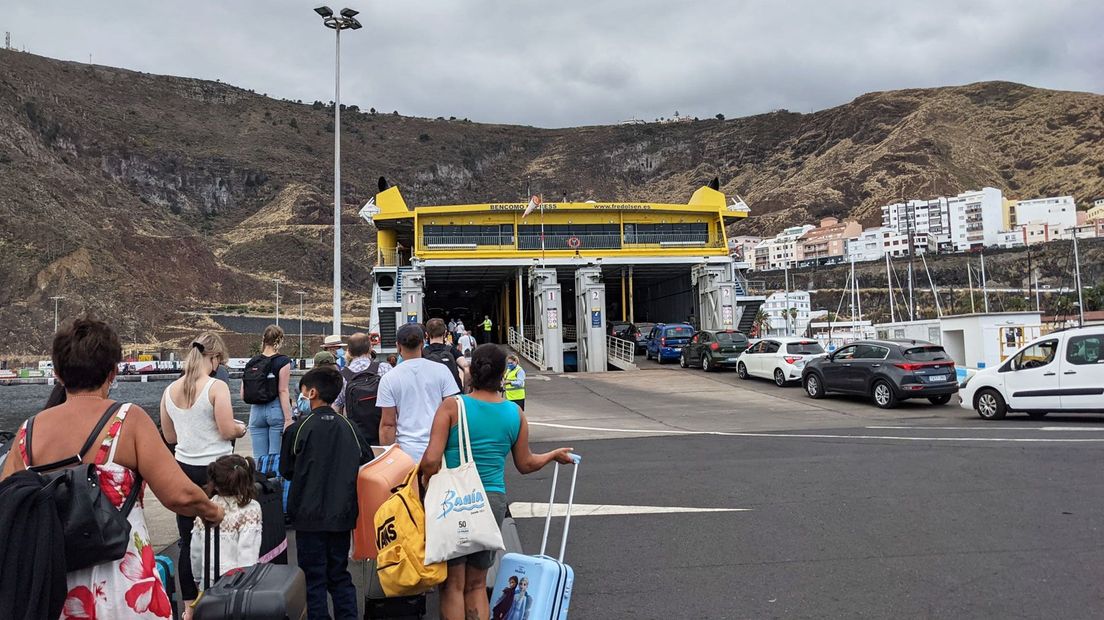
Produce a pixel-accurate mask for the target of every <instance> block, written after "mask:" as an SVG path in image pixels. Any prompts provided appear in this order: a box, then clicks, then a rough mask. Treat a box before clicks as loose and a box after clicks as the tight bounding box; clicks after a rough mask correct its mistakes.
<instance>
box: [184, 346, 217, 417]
mask: <svg viewBox="0 0 1104 620" xmlns="http://www.w3.org/2000/svg"><path fill="white" fill-rule="evenodd" d="M225 356H226V347H225V346H224V345H223V344H222V338H220V337H219V336H218V335H217V334H212V333H210V332H204V333H202V334H200V335H198V336H196V338H195V340H193V341H192V344H191V346H190V347H188V353H187V354H186V355H185V356H184V376H183V377H182V379H183V384H182V385H181V396H182V397H183V398H182V399H181V400H183V401H184V402H185V403H188V405H187V406H188V407H192V406H194V405H195V399H196V380H197V379H198V378H199V377H202V376H205V375H206V374H207V369H206V367H205V365H206V361H207V358H209V357H217V358H219V359H220V360H221V359H223V358H225Z"/></svg>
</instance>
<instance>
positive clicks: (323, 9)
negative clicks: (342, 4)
mask: <svg viewBox="0 0 1104 620" xmlns="http://www.w3.org/2000/svg"><path fill="white" fill-rule="evenodd" d="M346 10H347V9H346ZM314 12H315V13H318V14H319V15H321V16H322V17H333V10H332V9H331V8H330V7H328V6H320V7H318V8H317V9H315V10H314Z"/></svg>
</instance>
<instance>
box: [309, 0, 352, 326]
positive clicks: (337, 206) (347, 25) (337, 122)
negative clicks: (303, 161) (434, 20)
mask: <svg viewBox="0 0 1104 620" xmlns="http://www.w3.org/2000/svg"><path fill="white" fill-rule="evenodd" d="M314 12H315V13H318V15H319V16H321V17H322V23H323V24H324V25H325V26H326V27H327V28H330V29H331V30H333V31H334V33H335V34H336V35H337V36H336V38H335V45H334V272H333V286H334V292H333V297H334V298H333V333H335V334H338V335H340V334H341V31H342V30H359V29H360V28H361V24H360V22H359V21H357V19H356V16H357V13H358V11H354V10H353V9H341V14H340V15H334V12H333V10H332V9H330V7H328V6H320V7H318V8H316V9H315V10H314Z"/></svg>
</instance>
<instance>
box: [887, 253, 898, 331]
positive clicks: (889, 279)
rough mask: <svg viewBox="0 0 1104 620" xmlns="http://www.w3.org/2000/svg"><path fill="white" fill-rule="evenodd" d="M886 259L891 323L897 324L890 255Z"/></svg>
mask: <svg viewBox="0 0 1104 620" xmlns="http://www.w3.org/2000/svg"><path fill="white" fill-rule="evenodd" d="M885 259H886V287H888V290H889V322H890V323H896V322H897V317H896V316H895V315H894V313H893V278H891V277H890V275H889V253H888V252H887V253H886V255H885Z"/></svg>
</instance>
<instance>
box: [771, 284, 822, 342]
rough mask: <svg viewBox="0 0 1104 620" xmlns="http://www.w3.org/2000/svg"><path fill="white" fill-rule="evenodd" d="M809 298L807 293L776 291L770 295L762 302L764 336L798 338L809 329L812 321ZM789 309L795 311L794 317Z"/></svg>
mask: <svg viewBox="0 0 1104 620" xmlns="http://www.w3.org/2000/svg"><path fill="white" fill-rule="evenodd" d="M810 303H811V300H810V296H809V293H808V291H790V292H788V293H787V292H785V291H778V292H776V293H771V294H770V295H769V296H768V297H767V300H766V301H765V302H763V312H765V313H766V315H767V320H768V323H767V329H766V333H765V334H763V335H764V336H800V335H802V334H804V333H805V330H806V329H808V327H809V321H810V320H812V319H811V318H810V314H809V308H810ZM790 308H794V309H796V310H797V314H796V316H794V315H792V314H791V313H790Z"/></svg>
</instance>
